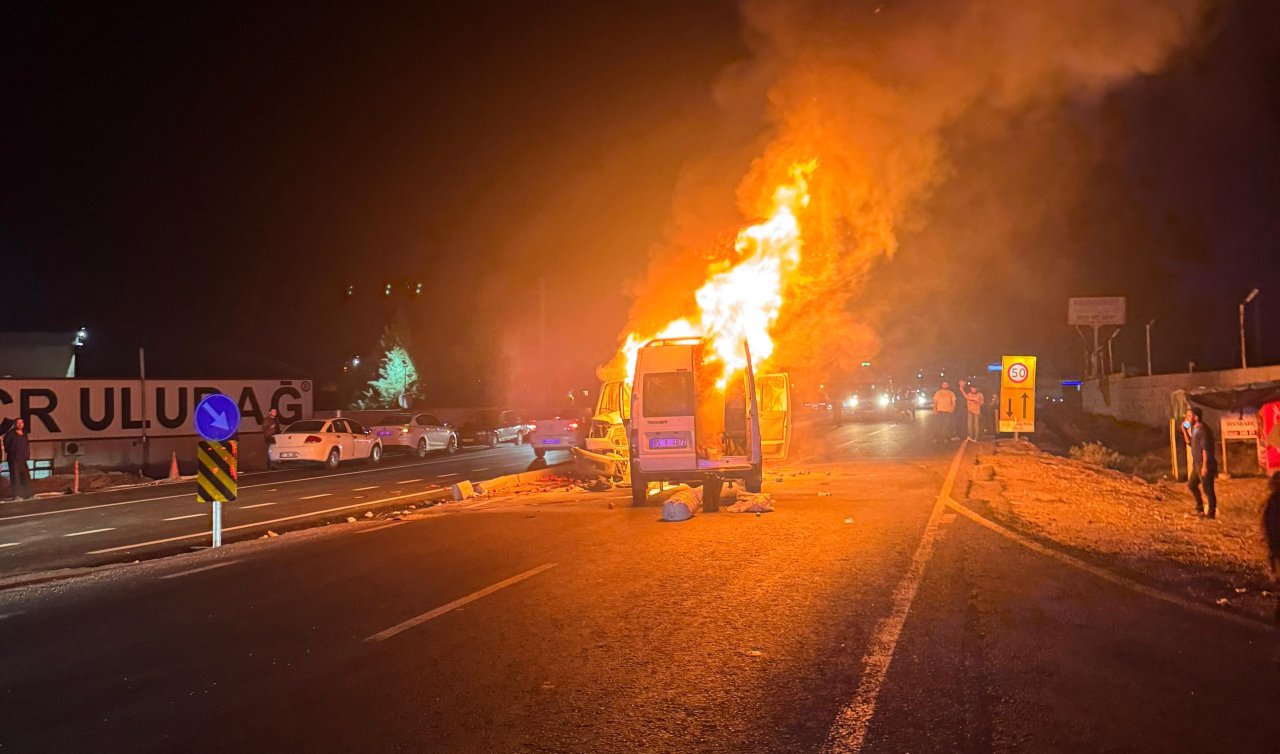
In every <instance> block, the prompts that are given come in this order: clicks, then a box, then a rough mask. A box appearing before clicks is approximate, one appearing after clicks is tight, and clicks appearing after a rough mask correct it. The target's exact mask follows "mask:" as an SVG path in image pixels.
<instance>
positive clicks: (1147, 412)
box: [1081, 365, 1280, 428]
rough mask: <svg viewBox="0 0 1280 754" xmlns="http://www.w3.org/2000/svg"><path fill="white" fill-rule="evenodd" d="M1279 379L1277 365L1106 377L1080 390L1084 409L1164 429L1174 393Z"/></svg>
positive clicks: (1170, 414)
mask: <svg viewBox="0 0 1280 754" xmlns="http://www.w3.org/2000/svg"><path fill="white" fill-rule="evenodd" d="M1268 380H1280V365H1276V366H1266V367H1250V368H1249V369H1224V370H1222V371H1219V372H1180V373H1177V374H1157V375H1152V376H1151V377H1146V376H1142V377H1125V376H1123V375H1114V374H1113V375H1109V376H1108V377H1106V378H1104V379H1101V380H1090V381H1088V382H1086V383H1085V384H1084V385H1083V386H1082V387H1081V393H1082V396H1081V397H1082V399H1083V402H1084V410H1085V411H1087V412H1089V413H1091V414H1099V415H1102V416H1111V417H1114V418H1116V419H1119V420H1121V421H1129V422H1135V423H1138V424H1145V425H1147V426H1150V427H1161V428H1165V427H1168V426H1169V419H1170V417H1172V415H1173V403H1172V401H1171V399H1170V396H1171V395H1172V394H1173V393H1174V392H1175V391H1177V390H1194V389H1196V388H1202V387H1224V386H1231V385H1247V384H1249V383H1251V382H1266V381H1268Z"/></svg>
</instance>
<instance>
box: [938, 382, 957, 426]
mask: <svg viewBox="0 0 1280 754" xmlns="http://www.w3.org/2000/svg"><path fill="white" fill-rule="evenodd" d="M955 410H956V394H955V393H953V392H951V384H950V383H947V382H944V383H942V387H940V388H938V392H936V393H934V394H933V423H934V425H935V431H936V432H937V433H938V436H937V439H939V440H946V439H949V438H950V437H951V424H952V418H951V415H952V414H953V413H955Z"/></svg>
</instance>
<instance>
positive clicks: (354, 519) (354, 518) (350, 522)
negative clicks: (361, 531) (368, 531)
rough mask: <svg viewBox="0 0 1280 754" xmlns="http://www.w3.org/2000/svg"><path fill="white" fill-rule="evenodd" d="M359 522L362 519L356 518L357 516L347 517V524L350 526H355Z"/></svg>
mask: <svg viewBox="0 0 1280 754" xmlns="http://www.w3.org/2000/svg"><path fill="white" fill-rule="evenodd" d="M359 520H360V519H358V518H356V517H355V516H347V523H349V524H354V523H355V522H356V521H359Z"/></svg>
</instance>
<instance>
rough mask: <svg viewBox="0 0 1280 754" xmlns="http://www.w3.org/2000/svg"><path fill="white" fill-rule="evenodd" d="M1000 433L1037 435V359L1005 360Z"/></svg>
mask: <svg viewBox="0 0 1280 754" xmlns="http://www.w3.org/2000/svg"><path fill="white" fill-rule="evenodd" d="M999 430H1000V431H1001V432H1012V433H1013V436H1014V438H1015V439H1016V438H1017V436H1018V434H1019V433H1020V432H1035V431H1036V357H1034V356H1005V357H1003V358H1002V359H1001V370H1000V426H999Z"/></svg>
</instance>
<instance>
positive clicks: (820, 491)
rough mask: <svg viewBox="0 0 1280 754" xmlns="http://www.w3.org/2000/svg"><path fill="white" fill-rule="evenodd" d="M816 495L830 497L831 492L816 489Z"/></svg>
mask: <svg viewBox="0 0 1280 754" xmlns="http://www.w3.org/2000/svg"><path fill="white" fill-rule="evenodd" d="M818 497H831V493H830V492H827V491H826V490H818Z"/></svg>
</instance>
